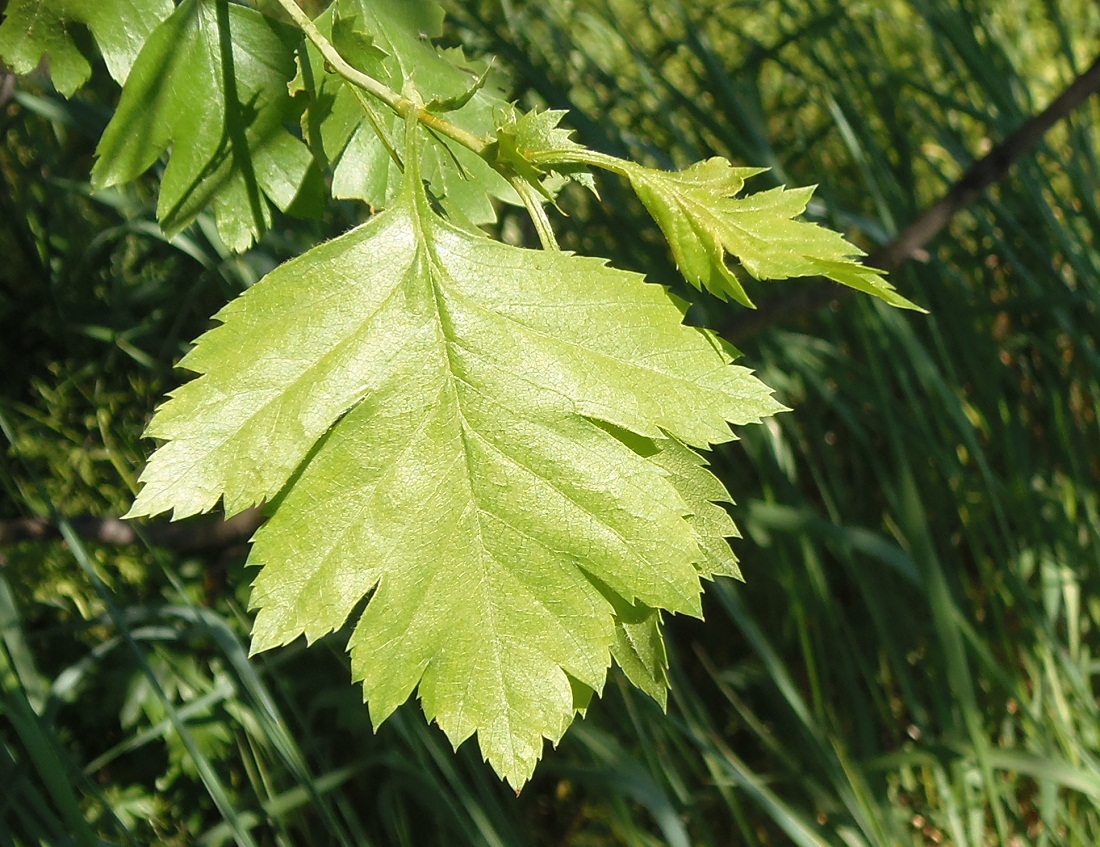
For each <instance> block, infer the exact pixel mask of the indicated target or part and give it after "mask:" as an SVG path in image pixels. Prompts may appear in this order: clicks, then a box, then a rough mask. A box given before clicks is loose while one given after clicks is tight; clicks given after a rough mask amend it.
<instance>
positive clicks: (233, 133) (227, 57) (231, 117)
mask: <svg viewBox="0 0 1100 847" xmlns="http://www.w3.org/2000/svg"><path fill="white" fill-rule="evenodd" d="M299 40H300V38H299V36H298V35H297V34H296V33H295V32H294V31H293V30H291V29H290V28H288V27H285V26H283V25H281V24H279V23H277V22H275V21H272V20H269V19H268V18H265V17H264V16H263V15H261V14H259V13H258V12H256V11H253V10H252V9H247V8H245V7H243V6H237V5H233V4H229V3H224V2H218V0H184V2H183V3H182V4H181V5H180V6H179V7H178V8H177V9H176V10H175V12H174V13H173V14H172V16H171V17H170V18H168V20H166V21H165V22H164V23H162V24H161V25H160V26H159V27H158V28H157V29H156V31H155V32H154V33H153V34H152V36H150V38H149V40H148V41H147V42H146V45H145V47H144V49H143V50H142V51H141V55H140V56H138V60H137V63H136V64H135V65H134V68H133V71H132V72H131V74H130V79H129V80H128V82H127V85H126V87H125V89H124V90H123V92H122V100H121V102H120V103H119V107H118V110H117V111H116V112H115V116H114V118H113V119H112V120H111V122H110V124H109V125H108V126H107V130H106V132H105V133H104V135H103V138H102V140H101V141H100V143H99V148H98V149H97V151H96V153H97V155H98V156H99V161H97V162H96V165H95V168H94V169H93V171H92V180H93V182H94V183H95V184H96V185H97V186H99V187H103V186H109V185H114V184H116V183H121V182H126V181H128V180H131V179H134V178H135V177H137V176H138V175H140V174H141V173H142V172H144V171H145V170H146V169H148V168H149V167H150V166H152V165H153V163H154V162H156V161H157V159H159V158H160V157H161V155H162V154H164V153H165V152H166V151H168V150H169V149H170V150H171V153H170V158H169V162H168V166H167V168H165V171H164V177H163V179H162V180H161V185H160V197H159V200H158V204H157V215H158V217H159V218H160V222H161V226H162V227H163V228H164V230H165V232H166V233H168V234H169V235H172V234H175V233H177V232H179V231H180V230H181V229H183V228H184V227H185V226H187V225H188V224H189V223H190V222H191V221H192V220H194V218H195V216H196V215H197V214H198V213H199V212H201V211H203V209H205V208H206V207H207V206H208V205H210V206H213V210H214V217H215V220H216V222H217V225H218V232H219V233H220V234H221V236H222V238H223V240H224V241H225V242H226V244H227V245H229V246H230V247H231V248H233V249H236V250H244V249H246V248H247V247H248V246H249V245H250V244H251V243H252V242H253V241H254V240H255V239H256V238H258V237H259V236H260V235H261V234H262V233H263V232H264V231H265V230H266V229H267V227H268V226H270V223H271V208H270V206H269V203H270V204H274V205H275V206H276V207H278V208H280V209H284V210H285V209H287V208H289V207H290V205H291V204H292V203H293V202H294V200H295V198H296V197H298V195H299V192H300V191H301V189H302V187H303V184H304V183H305V181H306V180H307V177H308V176H309V175H310V173H311V169H310V165H311V162H312V157H311V156H310V153H309V150H308V149H307V148H306V146H305V145H304V144H303V143H302V142H301V141H300V140H298V139H297V138H295V137H294V136H293V135H291V134H290V133H289V132H288V131H287V129H286V127H287V126H288V125H293V124H294V123H295V122H296V121H297V120H298V118H299V116H300V114H301V108H302V107H301V105H300V104H299V103H297V102H295V101H294V100H293V99H292V98H291V97H290V94H289V93H288V91H287V82H288V81H289V80H290V79H291V78H292V77H293V76H294V49H295V47H296V46H297V44H298V43H299ZM314 177H315V178H316V174H314Z"/></svg>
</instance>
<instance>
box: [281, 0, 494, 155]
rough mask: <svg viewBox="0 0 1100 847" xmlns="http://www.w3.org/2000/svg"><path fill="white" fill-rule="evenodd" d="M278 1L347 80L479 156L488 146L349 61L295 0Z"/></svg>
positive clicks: (483, 139)
mask: <svg viewBox="0 0 1100 847" xmlns="http://www.w3.org/2000/svg"><path fill="white" fill-rule="evenodd" d="M279 5H280V6H282V7H283V9H285V10H286V13H287V14H288V15H290V17H291V18H292V19H293V20H294V23H296V24H297V25H298V27H299V28H300V29H301V30H302V32H304V33H305V35H306V37H307V38H308V39H309V40H310V41H312V42H313V45H314V46H315V47H316V48H317V49H318V50H319V51H320V52H321V55H322V56H324V58H325V61H326V62H328V63H329V65H330V66H331V67H332V68H333V70H334V71H335V72H336V73H338V74H339V75H340V76H342V77H343V78H344V79H345V80H347V81H348V82H349V83H351V84H352V85H354V86H356V87H357V88H360V89H362V90H363V91H366V92H367V93H368V94H370V95H371V96H373V97H376V98H377V99H379V100H381V101H382V102H383V103H385V104H386V105H387V106H389V107H390V108H391V109H392V110H393V111H394V112H395V113H397V114H398V115H400V116H401V117H406V116H408V115H409V114H410V113H413V114H415V115H416V119H417V120H418V121H419V122H420V123H421V124H423V125H424V126H426V127H428V128H429V129H433V130H435V131H436V132H438V133H439V134H440V135H445V136H447V137H448V138H450V139H452V140H453V141H457V142H458V143H459V144H461V145H462V146H463V147H467V148H469V149H470V150H473V151H474V152H475V153H477V154H478V155H479V156H480V155H481V154H483V153H484V152H485V149H486V148H487V147H488V146H489V141H488V140H487V139H485V138H480V137H478V136H476V135H474V134H473V133H472V132H467V131H466V130H464V129H463V128H462V127H460V126H456V125H455V124H453V123H451V122H450V121H448V120H446V119H445V118H441V117H439V115H434V114H432V113H431V112H429V111H428V110H427V109H426V108H424V106H422V105H420V104H417V103H415V102H414V101H412V100H410V99H409V98H408V97H405V96H404V95H401V94H398V93H397V92H396V91H394V90H393V89H392V88H390V87H389V86H388V85H386V84H385V83H382V82H379V81H378V80H376V79H375V78H374V77H372V76H369V75H367V74H365V73H363V72H362V71H359V70H356V69H355V68H353V67H352V66H351V65H349V64H348V63H347V62H346V61H345V60H344V57H343V56H341V55H340V53H339V52H338V51H337V49H336V48H335V47H334V46H333V45H332V42H330V41H329V40H328V39H327V38H325V36H324V35H323V34H322V32H321V31H320V30H319V29H317V26H316V24H314V23H313V21H311V20H310V19H309V16H308V15H306V13H305V12H303V11H302V10H301V9H300V8H299V7H298V4H297V3H295V2H294V0H279Z"/></svg>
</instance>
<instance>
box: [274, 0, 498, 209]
mask: <svg viewBox="0 0 1100 847" xmlns="http://www.w3.org/2000/svg"><path fill="white" fill-rule="evenodd" d="M315 23H316V25H317V28H318V29H319V30H320V31H321V32H322V33H323V34H325V35H326V36H329V37H331V38H332V40H333V42H334V45H335V46H336V47H337V49H338V50H339V52H340V54H341V56H343V58H344V59H345V60H347V61H348V62H349V63H350V64H351V65H352V66H354V67H356V68H358V69H359V70H361V71H363V72H364V73H366V74H368V75H370V76H372V77H374V78H375V79H377V80H379V81H380V82H383V83H385V84H386V85H388V86H389V87H390V88H392V89H393V90H395V91H404V90H405V87H406V85H412V86H413V87H414V88H415V89H416V91H417V94H418V95H419V96H420V97H421V99H422V100H423V101H424V102H426V103H427V108H428V109H429V110H434V111H436V112H446V113H447V120H448V121H450V122H451V123H453V124H455V125H456V126H458V127H460V128H461V129H464V130H466V131H467V132H470V133H473V134H474V135H477V136H485V137H488V136H489V135H491V133H492V131H493V126H494V120H495V118H494V113H495V112H496V110H499V109H502V108H504V107H505V106H506V105H507V102H506V101H505V100H504V98H503V96H502V95H501V93H500V92H499V91H498V90H497V89H495V88H494V87H493V86H492V85H491V84H490V83H489V82H487V76H486V74H487V71H486V69H485V68H483V67H478V66H476V65H475V64H473V63H471V62H468V61H467V60H466V58H465V57H464V56H463V54H462V52H461V51H460V50H457V49H454V50H444V51H441V50H438V49H437V48H436V47H435V46H434V45H433V44H432V43H431V39H433V38H437V37H439V35H441V34H442V26H443V12H442V10H441V9H440V7H439V6H437V5H436V4H435V3H432V2H426V0H407V2H401V3H392V2H382V0H338V1H337V2H336V3H334V4H333V5H332V6H331V7H329V9H328V10H327V11H326V12H325V13H324V14H323V15H321V16H320V17H319V18H317V20H316V21H315ZM307 56H308V59H307V60H305V61H304V62H303V63H302V66H301V69H300V73H299V75H298V77H297V78H296V80H295V83H294V85H295V88H296V89H298V90H303V91H305V92H306V93H307V95H308V97H309V101H310V102H309V108H308V110H307V112H306V117H305V124H304V126H305V133H306V136H307V137H308V138H310V139H311V145H312V146H313V148H314V151H315V152H316V153H318V154H319V155H321V154H323V156H324V158H325V159H326V160H327V161H328V162H329V163H330V164H331V165H332V167H333V178H332V194H333V196H334V197H338V198H344V199H357V200H363V201H365V202H367V203H369V204H370V205H371V206H373V207H375V208H384V207H386V206H389V205H390V204H391V203H393V202H394V200H395V198H396V197H397V195H398V194H399V193H400V191H401V188H402V185H403V182H404V175H403V167H404V162H403V158H404V155H405V154H404V142H403V139H404V124H403V119H402V118H400V117H398V116H397V115H395V114H393V113H392V112H389V111H388V110H386V109H384V108H379V107H376V106H375V105H374V104H372V102H371V100H370V98H369V97H368V96H367V95H365V94H363V93H362V92H360V91H358V90H357V89H356V88H355V87H354V86H353V85H351V84H350V83H348V82H347V81H345V80H344V79H342V78H340V77H339V76H337V75H335V74H331V73H328V72H326V69H325V60H324V58H323V57H322V56H321V54H320V53H319V52H318V51H317V50H316V49H315V48H314V47H312V45H311V46H310V47H309V48H308V50H307ZM391 151H392V152H391ZM420 170H421V173H422V174H423V176H424V178H425V179H427V181H428V182H429V184H430V185H431V186H432V190H433V192H434V194H435V195H436V196H437V198H438V199H439V201H440V204H441V205H442V206H443V208H444V209H445V210H446V211H447V213H448V214H449V215H450V216H451V217H452V218H455V219H458V220H466V221H469V222H471V223H474V224H483V223H490V222H492V221H494V220H496V209H495V208H494V206H493V199H494V198H495V199H498V200H505V201H507V202H510V203H518V202H519V199H518V197H517V196H516V194H515V192H514V190H513V189H512V187H511V186H510V185H509V184H508V183H507V182H506V181H505V180H504V178H503V177H502V176H501V175H500V174H499V173H497V172H496V171H495V170H493V168H492V167H490V166H489V164H488V163H487V162H486V161H485V160H484V159H482V158H481V157H480V156H478V155H477V154H476V153H474V152H472V151H470V150H469V149H467V148H466V147H463V146H462V145H460V144H458V143H456V142H454V141H452V140H451V139H448V138H443V137H441V136H440V137H436V138H434V139H433V140H432V143H430V144H428V145H421V162H420Z"/></svg>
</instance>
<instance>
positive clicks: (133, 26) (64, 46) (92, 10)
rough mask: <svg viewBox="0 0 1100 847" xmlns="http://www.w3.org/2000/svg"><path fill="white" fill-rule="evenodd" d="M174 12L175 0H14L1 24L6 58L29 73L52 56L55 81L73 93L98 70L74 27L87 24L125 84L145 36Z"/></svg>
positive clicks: (1, 50) (109, 66)
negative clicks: (93, 71) (94, 68)
mask: <svg viewBox="0 0 1100 847" xmlns="http://www.w3.org/2000/svg"><path fill="white" fill-rule="evenodd" d="M171 12H172V0H12V2H11V3H10V4H9V5H8V8H7V12H6V17H5V19H4V22H3V24H0V58H2V59H3V60H4V61H5V62H7V63H8V64H9V65H11V67H12V70H14V71H15V72H16V73H19V74H25V73H30V72H31V71H33V70H34V69H35V68H36V67H38V63H39V62H40V61H41V60H42V57H43V56H45V57H47V58H48V59H49V62H50V76H51V77H52V79H53V82H54V85H55V86H56V87H57V90H58V91H60V92H61V93H62V94H64V95H65V96H66V97H69V96H71V95H72V94H73V93H74V92H75V91H76V90H77V89H78V88H80V86H82V85H83V84H84V83H85V82H87V81H88V77H90V76H91V74H92V65H91V62H90V61H89V57H88V56H86V55H85V54H84V52H83V51H82V50H81V49H80V47H79V46H78V44H77V42H76V40H74V32H73V30H74V27H81V26H83V27H87V28H88V30H89V31H90V32H91V34H92V37H93V38H94V39H95V42H96V45H97V46H98V47H99V52H100V54H101V55H102V56H103V61H104V62H105V63H106V65H107V69H108V70H109V71H110V72H111V76H112V77H114V79H115V80H116V81H117V82H119V83H124V82H125V81H126V77H127V76H128V74H129V73H130V68H131V67H133V64H134V60H135V59H136V58H137V55H138V52H139V51H140V50H141V46H142V44H144V43H145V39H146V38H148V37H149V33H151V32H152V31H153V29H154V28H155V27H156V25H157V24H158V23H160V21H162V20H164V19H165V18H166V17H168V15H169V14H171Z"/></svg>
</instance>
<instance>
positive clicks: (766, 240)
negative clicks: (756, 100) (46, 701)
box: [621, 157, 923, 311]
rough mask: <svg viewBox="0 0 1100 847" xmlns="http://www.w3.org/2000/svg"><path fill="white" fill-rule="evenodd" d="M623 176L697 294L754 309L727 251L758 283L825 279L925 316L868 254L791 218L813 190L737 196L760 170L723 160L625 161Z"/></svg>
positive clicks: (799, 210)
mask: <svg viewBox="0 0 1100 847" xmlns="http://www.w3.org/2000/svg"><path fill="white" fill-rule="evenodd" d="M621 170H622V172H623V173H624V174H625V175H626V177H627V178H628V179H629V180H630V183H631V185H632V186H633V188H634V191H635V192H636V193H637V195H638V197H639V198H640V199H641V201H642V203H644V204H645V206H646V208H647V209H648V210H649V213H650V214H651V215H652V216H653V219H654V220H655V221H656V222H657V224H658V226H660V227H661V231H662V232H664V235H665V238H666V239H667V240H668V243H669V246H670V247H671V249H672V254H673V257H674V258H675V260H676V264H677V266H678V267H679V269H680V272H681V273H683V274H684V277H685V278H686V279H687V280H688V281H689V282H691V283H692V284H693V285H695V286H696V287H698V288H706V289H707V290H708V291H710V292H712V293H713V294H715V295H716V296H718V297H721V298H722V299H727V298H729V297H733V298H734V299H735V300H737V301H738V302H740V303H743V304H744V305H746V306H752V301H750V300H749V297H748V295H747V294H746V293H745V290H744V288H743V287H742V285H741V282H740V281H739V280H738V279H737V277H736V276H735V275H734V273H733V272H732V271H731V270H730V269H729V267H727V265H726V263H725V254H726V253H727V252H728V253H730V254H731V255H732V256H734V257H735V258H736V259H737V260H738V261H739V262H740V263H741V266H742V267H743V268H744V269H745V270H746V271H747V272H748V273H749V274H750V275H751V276H753V277H755V278H756V279H790V278H792V277H801V276H823V277H826V278H827V279H831V280H833V281H834V282H839V283H840V284H841V285H847V286H849V287H851V288H854V289H856V290H858V291H863V292H865V293H867V294H872V295H874V296H876V297H880V298H881V299H883V300H885V301H886V302H887V303H889V304H890V305H892V306H898V307H900V308H903V309H916V310H918V311H923V309H921V308H920V307H919V306H917V305H916V304H914V303H911V302H910V301H909V300H907V299H906V298H904V297H902V296H901V295H900V294H898V293H897V291H895V290H894V287H893V286H892V285H890V284H889V283H888V282H887V281H886V280H885V279H884V278H883V272H882V271H878V270H875V269H874V268H870V267H867V266H866V265H863V264H860V263H859V262H858V261H856V259H857V257H859V256H862V255H864V254H863V251H862V250H860V249H859V248H858V247H856V246H854V245H853V244H851V243H849V242H848V241H846V240H845V239H844V237H843V236H841V235H840V234H839V233H836V232H833V231H832V230H829V229H825V228H824V227H820V226H818V225H817V224H813V223H809V222H806V221H798V220H794V218H795V217H797V216H798V215H801V214H802V213H803V212H804V211H805V210H806V204H807V203H808V202H809V199H810V195H811V194H813V189H812V188H796V189H786V188H774V189H771V190H769V191H763V192H760V193H757V194H752V195H749V196H747V197H736V196H735V195H737V194H739V193H740V192H741V190H742V188H743V187H744V184H745V180H746V179H748V178H749V177H751V176H755V175H756V174H758V173H761V172H762V171H761V169H759V168H735V167H733V166H732V165H731V164H730V163H729V162H727V161H726V160H725V159H722V158H718V157H715V158H712V159H707V160H706V161H703V162H697V163H696V164H694V165H692V166H691V167H689V168H687V169H686V170H683V171H675V172H669V171H662V170H657V169H655V168H647V167H643V166H641V165H637V164H635V163H633V162H625V161H623V162H621Z"/></svg>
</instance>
